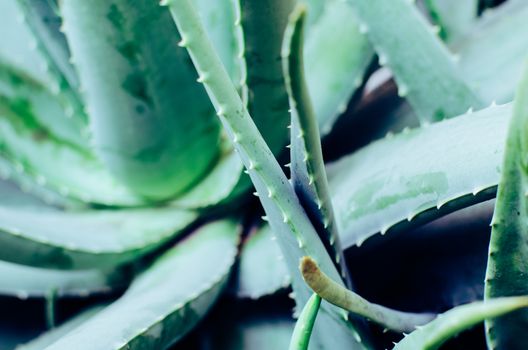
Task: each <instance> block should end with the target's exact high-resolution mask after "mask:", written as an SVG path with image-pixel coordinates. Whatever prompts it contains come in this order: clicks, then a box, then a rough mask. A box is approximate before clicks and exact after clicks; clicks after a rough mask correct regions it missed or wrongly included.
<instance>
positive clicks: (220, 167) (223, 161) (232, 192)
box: [171, 148, 251, 209]
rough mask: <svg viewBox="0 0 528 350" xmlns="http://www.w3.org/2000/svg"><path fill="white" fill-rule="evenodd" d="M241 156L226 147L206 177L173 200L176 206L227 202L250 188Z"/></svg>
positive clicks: (199, 205)
mask: <svg viewBox="0 0 528 350" xmlns="http://www.w3.org/2000/svg"><path fill="white" fill-rule="evenodd" d="M243 169H244V165H243V164H242V162H241V161H240V157H238V155H237V154H236V153H235V152H234V151H233V150H232V149H227V148H225V152H224V154H222V156H221V158H220V160H219V161H218V163H217V164H216V165H215V167H214V168H213V169H212V170H211V172H210V173H209V174H207V176H206V177H205V178H203V179H202V180H201V181H200V182H199V183H198V184H196V185H195V186H194V187H193V188H192V189H190V190H189V191H188V192H186V193H184V194H183V195H182V196H180V197H178V198H177V199H175V200H173V201H171V204H172V205H174V206H178V207H182V208H188V209H199V208H207V207H211V206H213V205H216V204H219V203H222V202H226V201H228V200H229V199H230V198H231V197H234V196H236V195H237V194H239V192H243V191H245V190H247V189H249V187H250V185H251V182H250V181H249V179H248V178H247V176H244V174H243V172H242V170H243Z"/></svg>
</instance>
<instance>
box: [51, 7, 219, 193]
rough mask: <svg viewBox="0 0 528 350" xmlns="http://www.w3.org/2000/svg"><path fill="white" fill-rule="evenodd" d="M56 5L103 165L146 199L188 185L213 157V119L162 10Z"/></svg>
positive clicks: (215, 139)
mask: <svg viewBox="0 0 528 350" xmlns="http://www.w3.org/2000/svg"><path fill="white" fill-rule="evenodd" d="M61 12H62V18H63V20H64V31H65V34H66V37H67V38H68V42H69V44H70V48H71V51H72V55H73V63H74V66H75V67H76V68H77V71H78V72H79V77H80V81H81V85H82V90H83V92H84V100H85V103H86V108H87V110H88V114H89V117H90V122H91V131H92V132H93V140H92V141H93V147H94V148H95V151H96V152H97V154H98V155H99V156H100V158H101V159H102V161H103V162H104V164H105V165H106V167H108V169H109V170H110V171H111V172H112V173H113V174H114V175H115V176H116V177H117V178H118V179H119V180H120V181H122V182H123V183H124V184H126V185H127V186H128V187H129V188H130V189H132V190H133V191H135V192H136V193H139V194H141V195H143V196H145V197H148V198H152V199H167V198H170V197H173V196H175V195H177V194H181V193H183V192H184V191H185V190H187V189H189V188H190V187H191V186H192V185H194V183H195V182H197V181H199V180H200V179H201V178H202V177H203V176H205V174H206V173H207V172H208V171H209V170H210V169H211V168H212V166H213V165H214V162H215V161H216V158H217V157H218V152H219V148H218V147H217V146H218V141H219V124H218V122H217V120H216V118H215V117H214V111H213V109H212V108H211V105H210V103H209V101H208V99H207V95H206V93H205V91H204V90H203V87H202V86H200V84H198V83H197V82H196V78H197V77H196V73H195V71H194V70H193V68H192V66H191V65H189V56H188V54H187V52H186V51H185V49H183V48H180V47H178V45H177V43H178V41H179V35H178V32H177V30H176V28H175V27H174V24H173V23H172V21H171V18H170V14H169V12H168V11H167V10H166V9H164V8H161V7H159V6H158V4H157V2H155V1H151V0H139V1H130V0H112V1H107V0H97V1H90V2H89V3H88V2H86V1H84V0H65V1H61ZM101 62H104V64H101Z"/></svg>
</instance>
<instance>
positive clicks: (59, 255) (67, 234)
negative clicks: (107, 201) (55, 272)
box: [0, 187, 197, 269]
mask: <svg viewBox="0 0 528 350" xmlns="http://www.w3.org/2000/svg"><path fill="white" fill-rule="evenodd" d="M0 188H1V187H0ZM2 194H3V192H2ZM8 194H9V197H4V198H2V200H1V201H0V259H2V260H6V261H11V262H15V263H20V264H25V265H32V266H35V267H41V268H45V267H48V268H59V269H95V268H105V267H115V266H116V265H119V264H123V263H126V262H130V261H132V260H135V259H137V258H139V257H141V256H143V255H145V254H147V253H149V252H151V251H153V250H154V249H156V248H158V247H160V246H162V245H163V244H164V243H166V242H167V241H168V240H170V239H171V238H174V237H176V236H177V235H178V234H180V233H182V232H183V231H184V229H185V228H186V227H187V226H189V225H190V224H191V223H192V222H193V221H194V220H195V219H196V218H197V213H195V212H191V211H185V210H181V209H177V208H171V207H160V208H137V209H122V210H110V209H99V210H97V209H81V210H78V211H65V210H60V209H57V208H55V207H52V206H47V205H44V204H38V203H34V204H31V202H30V203H27V202H26V199H24V196H23V194H21V193H20V192H18V193H16V192H15V193H13V192H10V193H9V192H8ZM20 197H22V198H20ZM8 198H9V199H8ZM18 198H20V199H18ZM26 203H27V204H26Z"/></svg>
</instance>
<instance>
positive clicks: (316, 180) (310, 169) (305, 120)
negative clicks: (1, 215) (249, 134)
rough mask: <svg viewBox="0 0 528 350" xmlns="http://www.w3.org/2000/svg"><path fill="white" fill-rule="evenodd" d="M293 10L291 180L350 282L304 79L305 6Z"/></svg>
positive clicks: (288, 44) (289, 32)
mask: <svg viewBox="0 0 528 350" xmlns="http://www.w3.org/2000/svg"><path fill="white" fill-rule="evenodd" d="M299 8H300V10H298V11H297V10H296V11H294V12H293V13H292V15H291V16H290V19H289V23H288V27H287V29H286V32H285V34H284V43H283V48H282V60H283V68H284V76H285V78H286V87H287V90H288V95H289V97H290V110H291V145H290V149H291V150H290V160H291V165H290V168H291V182H292V184H293V187H294V189H295V193H296V194H297V197H298V198H299V200H300V202H301V204H302V206H303V207H304V210H305V211H306V213H307V214H308V216H309V217H310V220H311V222H312V223H313V225H314V227H315V229H316V230H317V232H318V234H319V237H320V238H321V241H322V242H323V244H324V245H325V248H326V250H327V251H328V254H329V255H330V257H331V258H332V259H333V261H334V264H335V265H336V267H337V268H338V269H339V270H340V271H341V275H342V276H343V278H344V279H345V281H347V284H349V285H350V281H349V276H348V271H347V269H346V266H345V265H344V256H343V251H342V249H341V243H340V240H339V236H338V232H337V226H336V225H335V221H334V212H333V208H332V202H331V200H330V195H329V191H328V181H327V179H326V171H325V167H324V161H323V153H322V149H321V140H320V134H319V128H318V126H317V118H316V116H315V113H314V110H313V106H312V102H311V100H310V95H309V93H308V88H307V86H306V81H305V78H304V62H303V40H304V21H305V14H306V11H305V8H304V7H299Z"/></svg>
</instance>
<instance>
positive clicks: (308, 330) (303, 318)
mask: <svg viewBox="0 0 528 350" xmlns="http://www.w3.org/2000/svg"><path fill="white" fill-rule="evenodd" d="M320 305H321V297H320V296H319V295H317V294H315V293H314V294H313V295H312V296H311V297H310V299H308V301H307V302H306V305H305V306H304V308H303V310H302V312H301V314H300V315H299V319H298V320H297V323H296V324H295V328H294V329H293V334H292V338H291V341H290V347H289V349H290V350H296V349H298V350H306V349H308V344H310V336H311V335H312V330H313V327H314V323H315V319H316V317H317V312H318V311H319V306H320Z"/></svg>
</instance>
